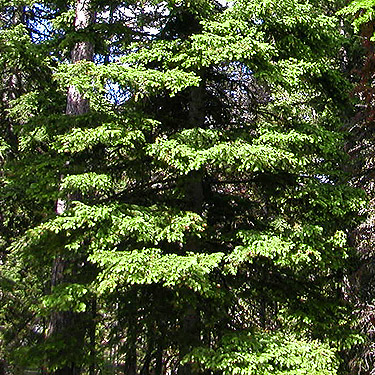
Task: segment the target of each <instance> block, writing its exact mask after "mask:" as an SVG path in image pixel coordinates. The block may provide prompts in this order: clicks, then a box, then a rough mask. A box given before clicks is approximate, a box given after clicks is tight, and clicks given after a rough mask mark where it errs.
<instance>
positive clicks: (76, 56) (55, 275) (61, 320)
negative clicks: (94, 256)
mask: <svg viewBox="0 0 375 375" xmlns="http://www.w3.org/2000/svg"><path fill="white" fill-rule="evenodd" d="M75 7H76V8H75V11H76V15H75V22H74V26H75V30H76V31H79V30H84V29H86V28H87V27H89V26H90V25H91V24H92V23H93V22H94V19H95V14H94V12H93V11H92V9H91V0H77V1H76V5H75ZM93 56H94V47H93V44H92V43H91V42H90V41H88V40H83V41H80V42H77V43H76V44H75V45H74V47H73V50H72V53H71V60H72V62H73V63H78V62H79V61H82V60H87V61H93ZM89 110H90V103H89V100H88V99H86V98H84V97H83V94H82V93H80V92H79V91H78V90H77V89H76V88H75V87H74V86H71V87H69V89H68V93H67V104H66V114H67V115H82V114H85V113H87V112H88V111H89ZM66 207H67V202H66V200H65V201H64V200H62V199H59V200H58V201H57V204H56V213H57V214H58V215H61V214H62V213H64V211H65V210H66ZM67 265H68V261H67V260H66V259H64V256H58V257H57V258H56V259H55V260H54V263H53V267H52V278H51V286H52V288H53V287H55V286H57V285H60V284H62V283H66V282H69V281H72V280H71V276H70V275H66V267H67ZM85 318H86V319H87V316H85ZM91 318H92V317H91ZM84 323H85V322H84V321H83V319H82V314H78V313H74V312H70V311H68V312H65V311H64V312H62V311H59V312H55V313H53V314H52V316H51V320H50V324H49V329H48V337H62V338H63V339H64V340H72V339H73V340H74V343H75V345H76V348H75V349H76V350H77V351H81V350H83V347H84V338H85V331H86V329H87V327H86V325H87V324H84ZM90 326H91V332H90V334H91V335H90V336H91V340H92V338H93V337H95V332H94V334H93V332H92V330H93V329H94V330H95V327H94V328H93V327H92V324H91V325H90ZM64 344H65V345H66V346H68V347H69V345H67V342H64ZM93 347H94V346H93V343H91V357H93V356H95V354H94V352H93ZM80 371H81V368H80V366H79V365H77V364H76V363H73V362H72V363H70V364H68V365H64V366H63V367H61V368H59V369H57V370H56V371H54V372H53V374H54V375H77V374H79V373H80ZM93 373H94V370H93V368H92V366H91V367H90V374H93Z"/></svg>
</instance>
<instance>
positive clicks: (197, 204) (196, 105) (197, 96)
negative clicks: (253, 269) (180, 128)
mask: <svg viewBox="0 0 375 375" xmlns="http://www.w3.org/2000/svg"><path fill="white" fill-rule="evenodd" d="M201 77H202V81H201V83H200V84H199V86H198V87H192V88H191V91H190V106H189V127H190V128H197V127H203V126H204V122H205V116H206V111H205V84H204V77H203V74H201ZM203 178H204V172H203V171H192V172H190V173H189V174H188V175H187V178H186V181H185V186H184V190H185V204H186V209H188V210H191V211H194V212H196V213H198V214H201V213H202V210H203V203H204V190H203ZM186 246H187V250H188V251H198V250H199V248H200V247H201V245H200V243H199V240H198V239H196V238H192V239H190V240H189V241H188V243H187V244H186ZM199 326H200V313H199V308H198V307H197V306H193V305H192V304H191V305H189V306H188V307H187V309H186V311H185V313H184V315H183V317H182V321H181V333H182V335H181V336H182V338H183V342H182V343H180V359H181V360H182V359H183V358H184V356H185V355H186V354H188V353H189V352H190V351H191V350H192V349H193V348H194V347H195V346H197V345H198V344H199V342H200V328H199ZM192 373H193V371H192V367H191V365H190V364H189V363H187V364H185V365H180V366H179V369H178V375H191V374H192Z"/></svg>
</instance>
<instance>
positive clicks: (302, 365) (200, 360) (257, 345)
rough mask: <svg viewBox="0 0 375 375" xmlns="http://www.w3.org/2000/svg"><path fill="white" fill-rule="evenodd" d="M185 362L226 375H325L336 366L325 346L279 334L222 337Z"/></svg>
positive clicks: (198, 349) (244, 334)
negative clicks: (188, 361) (217, 342)
mask: <svg viewBox="0 0 375 375" xmlns="http://www.w3.org/2000/svg"><path fill="white" fill-rule="evenodd" d="M187 359H189V360H190V361H192V362H193V363H194V364H196V365H198V366H199V367H200V368H202V369H204V370H212V371H220V373H223V374H228V375H242V374H249V375H252V374H267V375H268V374H278V375H281V374H285V375H302V374H316V375H318V374H319V375H329V374H337V370H338V367H339V366H338V365H339V363H338V361H337V358H336V356H335V350H334V349H332V348H330V347H329V345H327V344H323V343H321V342H319V341H318V340H307V339H301V338H297V337H296V336H293V335H291V334H288V333H282V332H279V333H275V332H261V331H260V332H251V333H246V332H245V333H230V334H226V335H225V336H224V337H223V338H222V339H221V341H220V344H219V345H218V347H217V348H215V349H207V348H197V349H195V350H194V351H193V352H192V353H191V354H190V355H189V356H188V357H187Z"/></svg>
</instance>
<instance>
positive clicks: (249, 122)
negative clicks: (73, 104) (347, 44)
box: [0, 0, 365, 375]
mask: <svg viewBox="0 0 375 375" xmlns="http://www.w3.org/2000/svg"><path fill="white" fill-rule="evenodd" d="M145 4H146V3H142V4H141V3H137V2H130V3H127V4H125V3H122V2H112V3H111V4H110V3H107V2H103V1H100V2H95V3H94V5H95V7H96V8H95V10H97V13H98V23H97V24H95V25H91V26H90V27H89V28H88V29H87V30H85V31H82V33H81V34H80V33H77V32H73V31H72V28H73V27H72V21H73V17H74V13H73V12H72V8H70V7H69V6H68V7H67V6H66V4H65V5H64V4H60V3H59V4H58V3H53V4H51V5H50V6H51V10H53V11H52V15H51V18H53V19H54V20H53V21H52V26H51V27H53V28H54V29H53V31H51V34H50V37H46V40H41V41H39V42H33V41H32V40H31V39H30V37H29V36H28V33H27V30H26V28H25V27H24V26H22V25H20V26H17V27H11V28H9V29H4V30H1V36H0V43H1V45H4V48H5V51H6V53H4V55H2V56H1V57H0V66H2V67H3V69H4V71H5V68H4V66H5V65H6V64H8V63H10V64H11V65H10V66H11V67H12V69H13V68H14V69H15V68H16V67H17V66H20V68H21V69H24V70H23V75H22V77H23V78H22V80H21V81H22V82H25V83H24V84H23V88H22V90H21V92H17V93H14V95H13V97H12V100H10V101H9V103H6V105H4V106H5V107H6V108H5V109H4V113H6V116H7V117H6V123H7V126H8V125H9V124H10V125H11V126H8V128H9V129H10V128H11V129H14V134H13V136H14V137H15V138H16V140H17V142H16V144H17V147H13V148H12V147H11V142H10V141H9V139H7V138H4V141H3V140H2V141H1V143H0V157H1V160H0V161H1V162H2V163H5V164H4V165H5V166H6V168H5V169H4V177H3V176H1V178H2V180H1V184H2V185H1V192H2V196H3V197H4V198H3V199H2V202H4V205H5V207H6V215H5V217H6V220H8V221H7V222H9V223H10V222H12V220H13V224H12V233H2V232H0V236H1V237H0V240H1V244H2V246H3V247H4V248H6V252H7V257H6V262H5V263H4V264H5V266H4V267H3V266H2V269H4V272H5V273H6V275H5V276H4V277H6V279H4V280H6V282H5V283H4V289H7V288H8V287H10V285H11V284H12V288H13V285H17V282H18V280H20V279H21V278H22V275H27V277H26V278H25V283H26V285H27V286H28V287H29V285H34V289H33V290H32V293H31V295H30V299H32V301H30V300H29V299H28V298H26V296H25V292H21V291H19V290H18V293H19V296H20V297H19V298H20V300H23V299H24V300H25V301H27V304H26V305H25V306H26V307H25V309H27V311H28V313H29V314H34V315H32V318H30V319H31V320H30V323H28V327H30V329H27V331H28V332H29V334H28V335H26V334H25V337H26V338H27V339H24V340H23V339H22V338H19V339H17V340H18V341H17V343H19V344H20V345H19V347H20V348H19V350H18V351H17V353H16V354H15V357H13V361H17V360H19V359H20V358H21V357H23V359H24V360H23V362H22V363H23V364H27V363H28V364H29V365H30V366H37V365H41V363H43V361H46V360H45V356H46V354H45V353H47V355H48V356H50V358H51V359H50V360H49V362H48V361H47V362H48V366H49V368H50V369H51V371H53V370H54V369H55V370H57V369H61V368H62V367H64V366H68V365H69V364H70V363H72V362H75V361H76V363H79V364H82V366H83V368H88V367H89V366H90V364H92V362H90V361H92V359H90V358H89V355H88V353H89V352H90V350H91V351H94V349H95V350H96V352H97V353H98V354H97V357H100V356H101V357H102V360H103V361H102V362H100V361H99V359H98V360H97V362H96V365H97V366H99V365H98V363H106V361H110V360H112V358H110V353H112V352H113V351H116V356H117V357H116V358H118V361H121V362H122V363H125V364H126V366H128V364H129V362H131V358H133V357H134V354H133V353H134V352H135V353H137V356H138V362H137V363H135V365H134V366H138V369H137V371H138V370H139V372H142V373H147V372H148V371H149V370H150V368H151V366H154V365H155V368H156V367H157V366H156V365H157V364H158V363H166V361H167V359H166V356H169V357H170V358H169V357H168V358H169V359H168V361H169V360H170V361H171V364H169V365H168V366H170V368H172V365H173V363H175V364H176V366H180V365H178V362H179V361H180V360H181V359H182V357H185V362H186V363H189V364H191V365H192V366H193V367H194V366H195V367H194V368H196V369H197V370H198V369H199V371H205V370H211V371H215V372H218V373H219V374H233V375H237V374H257V373H261V374H271V373H272V374H289V375H292V374H295V375H297V374H317V375H318V374H321V375H329V374H332V375H333V374H336V373H337V371H338V365H339V362H338V356H337V353H338V348H339V347H340V345H341V344H342V337H343V336H344V335H347V337H350V338H353V340H352V343H353V344H355V342H356V341H355V335H352V333H348V331H349V329H348V326H349V324H350V316H346V315H345V314H348V311H350V307H349V306H348V304H347V303H346V302H345V301H344V299H345V298H344V297H345V296H344V293H343V292H342V290H343V288H344V279H345V277H346V274H348V273H350V270H351V268H352V267H353V264H354V262H355V258H354V257H353V252H352V249H351V248H350V246H349V241H348V233H349V231H350V230H351V229H352V227H353V226H354V225H355V224H356V223H357V222H358V220H359V218H358V215H357V212H358V211H359V210H360V209H361V208H362V207H363V205H364V204H365V199H364V197H363V193H362V192H360V191H358V190H356V189H353V188H352V187H350V186H349V185H348V180H349V176H348V174H347V172H346V170H347V168H346V167H345V168H344V166H345V165H346V164H348V163H349V160H348V157H347V156H346V155H345V153H344V151H343V145H344V142H345V137H346V134H345V133H344V127H343V123H342V118H343V116H344V115H345V110H346V108H347V107H350V102H349V99H348V88H349V87H350V85H349V84H348V82H347V81H346V80H345V79H344V78H343V77H342V75H341V73H340V68H339V63H338V61H337V55H338V53H339V51H340V48H341V41H342V36H340V33H339V29H338V19H337V18H336V17H335V16H332V12H331V11H327V8H329V7H328V3H327V4H326V2H313V1H307V2H306V1H304V2H301V1H297V0H288V1H274V0H267V1H261V0H246V1H245V0H243V1H242V0H238V1H235V2H234V3H233V4H232V5H230V6H228V7H221V6H219V5H218V4H216V3H215V2H213V1H202V0H199V1H198V0H197V1H188V2H185V1H170V2H159V1H156V2H147V6H144V5H145ZM103 9H104V11H103ZM124 10H125V11H124ZM127 12H133V13H132V14H133V15H134V16H133V17H130V21H129V19H127V17H129V16H128V13H127ZM111 17H112V18H111ZM44 21H45V22H47V21H46V20H44ZM154 29H155V30H154ZM150 30H152V32H150ZM81 39H82V40H85V41H87V40H89V41H90V43H93V45H95V51H96V57H95V62H88V61H79V62H77V63H75V64H69V63H67V59H66V56H67V53H66V50H67V49H68V48H70V47H69V46H71V45H73V44H74V43H75V42H77V41H80V40H81ZM57 45H58V46H59V47H56V46H57ZM21 46H26V47H27V48H26V52H25V54H26V57H25V58H24V59H23V60H22V58H21V57H22V53H20V51H22V48H21ZM51 56H53V57H51ZM21 60H22V64H25V68H24V65H22V64H20V61H21ZM25 61H26V62H27V63H26V62H25ZM36 66H38V67H40V71H38V77H41V78H40V82H38V81H37V79H36V80H33V79H32V78H31V76H30V75H29V74H28V72H29V71H31V70H32V69H34V68H35V67H36ZM7 74H8V73H7ZM72 86H74V87H75V88H76V89H77V90H78V91H79V93H80V95H81V97H80V100H83V99H88V100H89V101H88V102H87V103H90V112H89V113H85V114H82V115H79V116H67V115H64V114H63V108H64V102H63V100H62V98H63V96H64V95H65V92H66V88H68V87H72ZM16 94H17V95H16ZM116 95H117V96H116ZM1 139H3V138H1ZM10 151H12V152H14V156H15V157H14V158H10V157H9V156H8V155H9V153H10ZM58 199H59V201H58V203H60V204H61V203H64V205H65V209H64V212H63V213H60V214H59V215H57V214H56V212H55V207H56V203H57V200H58ZM5 202H6V203H5ZM24 208H26V209H24ZM23 211H24V212H25V215H28V216H27V219H25V222H24V223H23V224H22V225H21V226H19V227H20V228H19V229H17V230H16V229H15V228H16V227H17V226H18V225H17V223H18V221H17V220H16V218H18V217H19V215H20V214H19V213H20V212H23ZM13 229H14V231H13ZM59 260H60V261H61V264H63V265H64V270H63V271H62V273H63V277H62V281H61V283H60V284H58V285H54V284H53V282H51V281H50V277H49V276H47V277H46V275H48V274H49V273H50V268H51V266H52V264H56V262H57V261H59ZM2 280H3V279H0V282H1V281H2ZM14 283H15V284H14ZM15 288H16V287H15ZM7 293H8V294H7V298H9V300H10V299H11V298H10V293H11V292H10V291H7ZM12 293H13V292H12ZM94 300H95V304H96V307H94V308H93V307H92V306H93V305H94V303H93V301H94ZM17 309H18V310H17V311H21V309H20V308H19V307H17ZM90 309H94V310H96V311H94V313H92V311H91V310H90ZM2 311H4V310H2ZM56 314H63V315H61V316H70V317H76V318H77V322H78V323H77V322H76V326H75V327H76V328H77V327H78V328H77V332H78V333H76V334H75V335H73V336H74V337H75V339H77V337H83V339H82V341H79V340H78V339H77V342H74V340H73V342H68V341H67V340H66V337H64V336H59V335H57V336H56V337H50V338H48V339H47V340H44V339H43V337H42V336H43V334H44V333H45V332H47V327H46V326H43V327H42V328H40V327H41V324H42V323H41V322H42V321H44V322H47V321H48V319H53V317H54V316H55V315H56ZM64 314H66V315H64ZM69 314H70V315H69ZM90 314H93V315H95V317H93V315H90ZM20 315H22V316H23V315H27V314H25V312H24V311H23V310H22V312H21V313H20ZM5 317H6V313H4V314H3V316H1V319H3V320H4V319H5ZM192 321H193V323H192ZM71 322H73V323H74V319H73V318H72V319H71ZM73 323H72V324H73ZM94 323H95V324H94ZM189 324H191V326H192V327H193V328H192V329H191V330H189V329H187V328H188V327H189ZM93 325H96V328H94V329H96V332H94V334H93V331H92V329H93V328H92V326H93ZM73 326H74V324H73ZM36 327H39V328H38V329H39V330H42V331H43V334H39V335H34V336H33V332H34V331H36V330H37V329H36ZM90 329H91V331H90ZM33 330H34V331H33ZM230 330H234V331H236V333H229V334H227V332H228V331H230ZM188 331H191V332H190V333H189V332H188ZM82 332H83V333H82ZM90 332H91V333H90ZM79 335H81V336H79ZM90 335H91V336H90ZM93 336H95V338H96V340H97V342H96V344H93V342H92V340H93V339H92V337H93ZM88 337H91V338H90V339H88ZM312 337H313V338H314V339H312ZM349 341H350V340H348V346H349V345H350V343H349ZM8 342H11V340H8ZM327 342H329V343H330V344H329V345H328V344H327ZM4 345H5V344H4ZM9 345H10V344H9ZM90 345H91V346H90ZM102 346H103V348H102ZM99 347H100V348H99ZM77 348H79V350H75V349H77ZM93 348H94V349H93ZM69 353H70V354H69ZM189 353H190V354H189ZM132 356H133V357H132ZM26 357H29V360H27V358H26ZM78 357H80V358H78ZM160 358H161V359H160ZM158 361H159V362H158ZM163 361H164V362H163ZM129 366H130V365H129ZM142 366H144V368H143V369H142V368H141V367H142ZM181 366H182V364H181ZM128 370H129V369H126V368H125V369H124V372H126V371H128ZM85 371H86V370H85ZM100 371H104V365H102V368H101V369H100ZM171 371H172V370H171ZM129 372H130V370H129Z"/></svg>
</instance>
